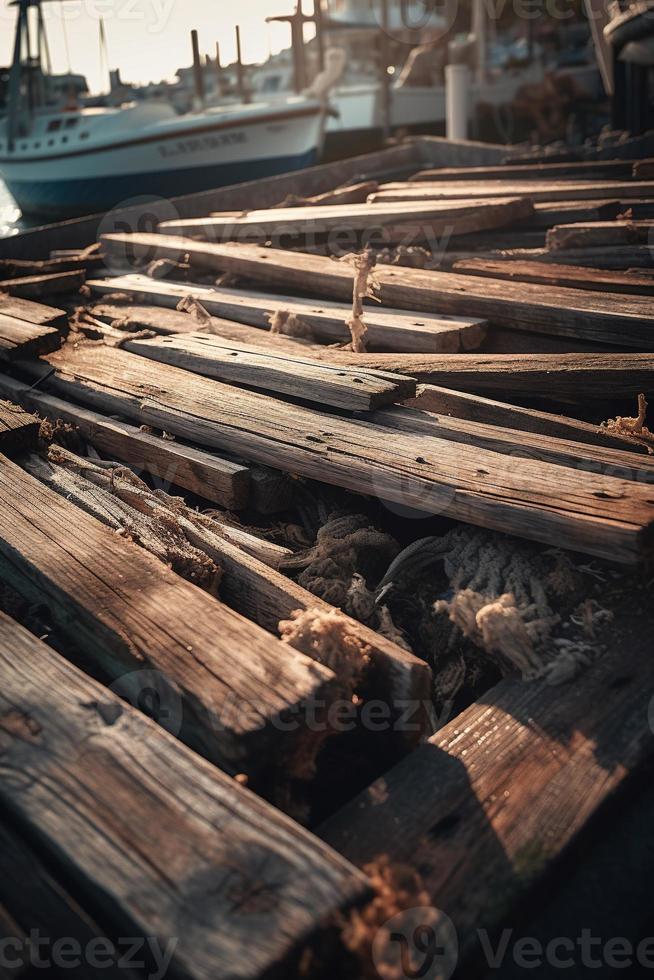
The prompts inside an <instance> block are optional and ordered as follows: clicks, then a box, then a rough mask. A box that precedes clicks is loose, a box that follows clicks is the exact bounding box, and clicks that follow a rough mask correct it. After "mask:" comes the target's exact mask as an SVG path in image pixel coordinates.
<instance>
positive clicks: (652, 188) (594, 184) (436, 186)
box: [368, 180, 654, 204]
mask: <svg viewBox="0 0 654 980" xmlns="http://www.w3.org/2000/svg"><path fill="white" fill-rule="evenodd" d="M514 195H523V196H525V197H528V198H530V200H531V201H532V202H533V203H536V202H537V201H583V200H614V199H615V200H629V199H630V198H632V197H635V198H651V197H654V182H652V181H636V180H631V181H627V180H625V181H619V180H613V181H594V180H588V181H584V180H540V181H539V180H519V181H511V180H484V181H481V182H476V181H469V182H468V181H456V182H455V181H424V182H422V183H402V182H401V181H397V182H394V183H390V184H382V185H381V186H380V188H379V190H378V191H377V192H376V193H375V194H371V195H370V197H369V198H368V200H369V202H370V203H371V204H372V203H374V204H381V203H382V202H383V203H386V204H390V203H391V202H398V201H406V202H408V203H413V202H417V201H421V202H424V201H452V200H457V199H459V198H465V197H475V198H493V197H512V196H514Z"/></svg>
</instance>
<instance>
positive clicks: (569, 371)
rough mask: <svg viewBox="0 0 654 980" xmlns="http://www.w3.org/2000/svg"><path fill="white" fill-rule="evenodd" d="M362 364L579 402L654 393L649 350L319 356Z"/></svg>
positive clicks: (479, 389) (468, 387)
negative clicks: (432, 355) (629, 351)
mask: <svg viewBox="0 0 654 980" xmlns="http://www.w3.org/2000/svg"><path fill="white" fill-rule="evenodd" d="M323 356H324V357H329V359H330V361H332V362H337V363H342V364H345V365H349V364H350V363H351V359H352V358H353V357H356V358H357V363H360V364H361V367H362V368H367V367H370V368H378V369H379V370H380V371H402V372H404V373H406V374H409V375H410V376H411V377H412V378H415V379H416V381H417V382H419V383H420V384H428V385H439V386H442V387H444V388H457V389H461V390H462V391H470V392H473V393H475V394H481V395H487V394H489V395H494V394H497V395H523V396H525V395H526V396H530V397H532V398H543V399H546V400H552V401H564V402H575V403H579V404H583V403H584V402H585V401H586V400H590V401H593V400H594V401H598V400H599V401H602V400H606V397H607V393H609V392H610V395H611V397H612V398H637V397H638V395H639V394H640V392H645V393H646V394H648V393H650V392H652V393H654V355H652V354H622V353H615V354H610V353H607V354H604V353H597V354H595V353H586V354H573V353H570V354H448V356H447V358H444V357H441V358H435V357H428V356H426V355H424V354H423V355H416V354H404V355H399V354H351V353H349V352H348V351H334V352H329V354H325V355H323Z"/></svg>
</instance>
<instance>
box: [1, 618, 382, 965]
mask: <svg viewBox="0 0 654 980" xmlns="http://www.w3.org/2000/svg"><path fill="white" fill-rule="evenodd" d="M195 625H196V626H197V625H199V624H197V623H196V624H195ZM287 652H288V650H287ZM278 665H279V666H281V662H279V664H278ZM0 678H1V683H0V718H1V719H2V726H1V729H0V740H1V742H2V747H3V756H2V758H3V770H4V772H5V773H6V774H7V778H5V779H3V780H2V786H1V787H0V797H1V798H2V801H3V805H4V807H6V808H7V809H9V810H11V811H12V812H13V814H14V816H15V817H16V818H17V819H18V820H20V822H21V825H22V826H23V827H25V829H26V831H27V832H28V833H29V834H30V836H32V837H35V838H38V840H39V843H40V848H41V850H42V852H45V853H46V854H47V855H48V857H49V859H50V860H51V861H52V863H53V864H54V865H55V866H57V867H58V868H60V869H61V870H62V871H63V872H65V874H66V877H67V879H68V880H71V881H74V882H75V883H76V886H77V887H78V888H79V892H80V895H82V896H84V898H85V901H86V902H88V904H89V905H90V906H91V907H93V908H95V909H97V910H99V912H100V913H101V914H102V916H103V917H104V918H106V919H107V920H108V921H110V922H117V923H121V924H122V925H121V935H123V936H125V935H128V936H133V937H138V936H146V937H150V939H151V940H154V941H156V942H157V944H158V947H159V950H160V951H161V952H164V951H166V952H167V953H168V954H169V955H171V954H172V963H171V975H179V976H185V977H188V978H190V980H204V978H206V977H216V976H227V975H229V976H233V977H238V978H239V980H260V978H261V977H262V976H264V975H269V974H270V973H271V972H272V971H274V970H278V969H279V970H281V971H282V973H284V972H286V969H290V964H289V963H288V960H289V957H290V956H291V955H292V954H293V953H294V952H296V951H297V950H298V949H299V948H301V947H302V946H303V944H304V943H305V942H307V941H308V940H309V939H310V938H311V937H312V935H314V934H315V933H316V932H317V931H318V930H319V929H320V928H321V927H322V925H323V923H324V922H325V921H326V920H328V919H329V917H330V916H332V915H334V914H335V913H336V912H338V911H340V910H344V909H346V908H347V907H348V906H350V905H351V904H352V903H353V902H356V901H361V899H363V898H364V896H365V895H366V893H367V891H368V886H367V880H366V878H365V877H364V876H363V875H362V874H360V873H358V872H357V871H356V870H355V869H354V868H353V867H352V866H351V865H350V864H348V862H347V861H345V860H344V859H343V858H341V857H339V856H338V855H337V854H336V853H335V852H334V851H332V850H331V849H330V848H328V847H326V846H325V845H324V844H322V843H321V842H319V841H318V840H317V839H316V838H315V837H313V836H312V835H310V834H309V833H307V832H306V831H304V830H303V829H302V828H301V827H299V826H298V825H297V824H294V823H291V822H290V821H289V820H288V819H287V818H285V817H284V816H283V815H281V814H280V813H279V812H278V811H277V810H275V809H273V808H272V807H271V806H269V805H268V804H267V803H265V802H264V801H263V800H261V799H259V798H258V797H257V796H255V795H254V794H253V793H251V792H249V791H248V790H246V789H244V788H243V787H241V786H239V785H238V783H237V782H236V781H234V780H232V779H230V778H229V777H228V776H226V775H224V774H223V773H221V772H219V771H218V770H217V769H215V768H214V767H213V766H211V765H209V764H208V763H206V762H204V761H203V760H202V759H201V758H199V757H198V756H197V755H195V754H194V753H193V752H190V751H189V750H187V749H186V748H184V746H182V745H181V744H180V743H179V742H176V741H175V739H174V738H172V737H171V736H170V735H168V734H167V733H166V732H165V731H163V730H162V729H160V728H158V727H157V726H155V725H153V723H152V722H150V721H148V720H147V719H146V718H144V717H143V716H142V715H141V714H140V713H139V712H138V711H136V710H134V709H133V708H131V706H130V705H127V704H125V703H124V702H123V701H121V700H120V699H119V698H118V697H116V696H115V695H114V694H112V693H111V692H110V691H107V690H106V689H105V688H103V687H102V686H101V685H100V684H98V683H97V682H96V681H94V680H91V678H89V677H87V676H85V675H84V674H83V673H82V672H81V671H80V670H78V669H77V668H76V667H74V666H72V665H71V664H69V663H67V662H66V661H65V660H63V659H62V658H61V657H60V656H59V655H58V654H57V653H55V652H54V651H53V650H50V649H49V648H47V647H46V646H45V645H44V644H43V643H41V642H40V641H39V640H37V639H36V637H34V636H32V635H31V634H30V633H27V631H26V630H24V629H22V628H21V627H19V626H17V624H15V623H13V622H12V621H11V620H8V619H7V617H6V616H4V615H0ZM316 882H319V883H320V887H316ZM253 918H256V919H257V920H261V923H264V922H265V923H267V925H265V926H264V925H262V924H260V925H259V927H258V929H257V941H256V942H253V941H252V922H253ZM277 922H283V923H284V927H283V928H278V927H277V925H276V923H277ZM180 923H184V928H183V929H180ZM173 938H174V940H175V941H174V942H171V940H173ZM285 964H286V967H285Z"/></svg>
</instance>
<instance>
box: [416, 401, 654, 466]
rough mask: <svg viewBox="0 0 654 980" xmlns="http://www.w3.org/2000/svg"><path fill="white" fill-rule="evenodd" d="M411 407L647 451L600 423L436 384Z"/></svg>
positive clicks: (602, 444)
mask: <svg viewBox="0 0 654 980" xmlns="http://www.w3.org/2000/svg"><path fill="white" fill-rule="evenodd" d="M405 404H406V405H407V407H408V408H419V409H421V410H422V411H425V412H440V413H442V414H445V415H453V416H455V417H456V418H459V419H469V420H470V421H472V422H483V423H485V424H486V425H502V426H506V427H507V428H509V429H520V430H521V431H523V432H539V433H541V434H542V435H544V436H553V437H555V438H557V439H572V440H573V441H575V442H585V443H588V444H589V445H591V446H600V447H602V446H604V447H606V446H610V447H611V448H613V449H624V450H627V451H628V452H630V453H632V452H635V453H645V452H647V450H646V448H645V447H644V446H639V445H637V444H636V443H634V441H633V440H632V439H628V438H626V437H620V436H617V435H616V434H615V433H609V432H606V431H604V430H601V429H600V428H599V426H597V425H591V424H590V423H589V422H582V421H580V420H579V419H574V418H571V417H570V416H567V415H554V414H552V413H550V412H541V411H538V410H537V409H535V408H524V407H523V406H521V405H509V404H508V402H500V401H494V400H492V399H490V398H483V397H482V396H481V395H472V394H470V393H469V392H464V391H454V390H452V389H451V388H439V387H437V386H436V385H421V386H420V387H419V389H418V394H417V395H416V397H415V398H410V399H409V400H408V401H407V402H405Z"/></svg>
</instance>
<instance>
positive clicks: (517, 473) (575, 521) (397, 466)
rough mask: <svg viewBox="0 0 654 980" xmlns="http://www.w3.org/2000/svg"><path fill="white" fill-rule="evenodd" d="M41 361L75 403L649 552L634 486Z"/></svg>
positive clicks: (410, 499)
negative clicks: (114, 411) (79, 401)
mask: <svg viewBox="0 0 654 980" xmlns="http://www.w3.org/2000/svg"><path fill="white" fill-rule="evenodd" d="M378 356H379V355H378ZM48 360H49V362H50V364H51V365H52V366H53V367H55V368H56V372H55V374H54V376H53V377H52V378H51V379H49V381H48V384H50V383H52V384H53V385H54V386H55V387H56V389H57V390H58V391H61V392H63V393H65V394H68V395H70V396H72V397H74V398H76V399H77V400H82V401H86V402H89V403H91V404H95V405H101V406H102V407H103V409H104V410H118V411H120V412H121V413H122V414H124V415H126V416H128V417H131V418H133V419H134V420H137V421H141V422H145V423H150V424H153V425H157V426H163V427H165V428H166V429H167V430H168V431H172V432H175V433H177V434H178V435H180V436H183V437H186V438H191V439H192V440H193V441H195V442H202V443H203V444H205V445H208V446H217V447H219V448H224V449H229V450H231V451H233V452H239V453H242V454H243V455H246V456H247V457H248V458H252V459H254V460H256V461H258V462H262V463H270V464H273V465H275V466H276V467H278V468H283V469H286V470H288V471H289V472H291V473H296V474H299V475H302V476H307V477H309V478H313V479H319V480H321V481H322V482H325V483H331V484H335V485H337V486H341V487H344V488H345V489H350V490H355V491H357V492H359V493H364V494H373V495H375V496H377V497H379V498H381V499H385V500H391V501H395V502H397V503H400V504H403V505H404V506H407V507H412V508H416V509H418V510H420V511H422V512H424V513H432V514H436V513H437V514H444V515H447V516H449V517H453V518H455V519H458V520H463V521H466V522H469V523H472V524H480V525H481V526H484V527H491V528H495V529H499V530H504V531H507V532H509V533H514V534H518V535H523V536H525V537H528V538H533V539H535V540H539V541H547V542H548V543H556V544H559V545H561V546H563V547H569V548H573V549H578V550H581V551H589V552H591V553H593V554H602V555H606V556H607V557H610V558H612V559H614V560H618V561H625V562H628V563H629V562H634V561H638V560H639V558H640V557H641V556H642V555H643V554H644V553H645V552H647V550H648V548H649V544H648V540H649V533H648V527H649V524H650V522H651V520H652V517H653V516H654V510H653V508H654V503H652V501H651V499H650V498H651V494H650V493H649V492H648V489H647V487H644V486H639V485H638V484H636V483H629V482H627V481H624V480H617V479H613V478H608V477H600V476H595V475H593V474H588V473H583V474H580V473H579V472H578V471H576V470H572V469H568V468H566V467H562V466H552V465H551V464H544V463H539V462H536V461H534V460H511V462H510V465H508V464H507V458H506V456H503V455H501V454H499V453H493V452H488V451H484V450H480V449H472V448H470V447H467V446H464V445H461V444H452V443H450V442H448V441H446V440H443V439H439V438H435V437H433V436H431V435H428V436H426V435H424V434H422V433H416V434H415V435H411V436H408V435H407V434H406V433H397V432H393V431H392V430H390V429H388V428H386V427H385V426H383V425H379V424H376V423H374V422H370V421H365V422H364V421H359V420H355V419H342V418H338V417H336V416H332V415H327V414H326V413H324V412H317V411H313V410H312V409H308V408H304V407H302V406H297V405H291V404H283V403H280V402H278V401H276V400H275V399H271V398H268V397H266V396H265V395H259V394H256V393H253V392H247V391H243V390H241V389H237V388H228V387H226V386H224V385H222V384H220V383H219V382H216V381H212V380H209V379H206V378H200V377H198V376H196V375H191V374H189V373H188V372H186V371H182V370H180V369H179V368H174V367H170V366H169V365H163V364H156V363H154V362H152V361H148V362H144V361H143V359H141V358H138V357H136V356H135V355H133V354H130V353H128V352H127V351H121V350H116V349H113V350H111V349H109V348H100V347H93V346H90V345H89V346H80V347H79V348H77V349H76V350H73V349H71V348H70V347H69V348H68V349H67V350H65V351H63V352H59V353H57V354H52V355H49V357H48ZM616 500H619V501H620V506H619V510H618V509H617V508H616V503H615V501H616Z"/></svg>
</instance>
